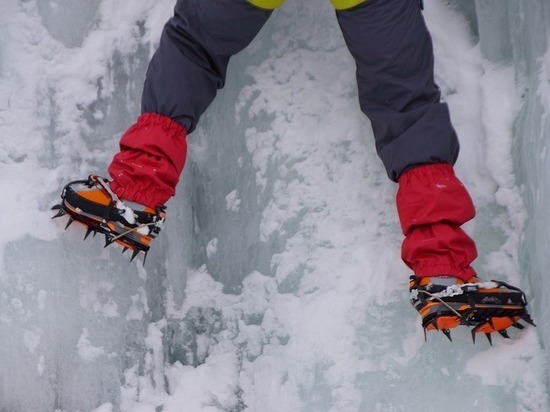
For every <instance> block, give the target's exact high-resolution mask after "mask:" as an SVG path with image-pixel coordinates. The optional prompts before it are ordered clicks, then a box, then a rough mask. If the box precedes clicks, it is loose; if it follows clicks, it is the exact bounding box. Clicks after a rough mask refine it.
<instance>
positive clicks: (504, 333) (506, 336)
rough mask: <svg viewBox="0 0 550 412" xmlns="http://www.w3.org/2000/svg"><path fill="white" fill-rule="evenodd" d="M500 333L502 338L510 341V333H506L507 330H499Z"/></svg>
mask: <svg viewBox="0 0 550 412" xmlns="http://www.w3.org/2000/svg"><path fill="white" fill-rule="evenodd" d="M498 333H500V336H502V337H503V338H504V339H510V335H508V332H506V330H505V329H503V330H499V331H498Z"/></svg>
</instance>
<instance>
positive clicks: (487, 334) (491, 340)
mask: <svg viewBox="0 0 550 412" xmlns="http://www.w3.org/2000/svg"><path fill="white" fill-rule="evenodd" d="M485 336H487V340H488V341H489V345H491V346H493V338H492V337H491V334H490V333H486V334H485Z"/></svg>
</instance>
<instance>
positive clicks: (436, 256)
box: [332, 0, 477, 280]
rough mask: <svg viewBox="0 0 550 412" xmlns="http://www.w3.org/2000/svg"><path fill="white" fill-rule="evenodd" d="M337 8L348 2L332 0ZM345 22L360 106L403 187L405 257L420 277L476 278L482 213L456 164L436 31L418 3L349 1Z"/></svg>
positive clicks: (339, 11) (388, 167) (409, 0)
mask: <svg viewBox="0 0 550 412" xmlns="http://www.w3.org/2000/svg"><path fill="white" fill-rule="evenodd" d="M332 1H333V3H334V4H335V6H338V4H339V3H340V2H341V3H342V4H344V5H345V3H348V1H346V0H332ZM349 3H351V7H350V8H345V7H340V8H339V9H338V7H337V12H336V13H337V18H338V22H339V24H340V27H341V28H342V32H343V35H344V38H345V41H346V44H347V45H348V48H349V50H350V52H351V54H352V55H353V57H354V59H355V61H356V66H357V82H358V88H359V103H360V106H361V109H362V110H363V112H364V113H365V114H366V115H367V116H368V117H369V119H370V120H371V122H372V127H373V130H374V135H375V139H376V148H377V151H378V154H379V156H380V158H381V159H382V161H383V163H384V166H385V168H386V171H387V173H388V176H389V177H390V178H391V179H392V180H394V181H397V182H399V192H398V196H397V209H398V212H399V217H400V220H401V224H402V228H403V232H404V234H405V236H406V238H405V241H404V242H403V249H402V257H403V259H404V261H405V263H406V264H407V265H408V266H409V267H411V268H412V270H413V271H414V273H415V274H416V275H417V276H421V277H422V276H435V275H450V276H453V277H458V278H462V279H465V280H466V279H469V278H471V277H472V276H473V275H474V274H475V272H474V270H473V269H472V267H471V266H470V264H471V262H472V261H473V260H474V259H475V258H476V256H477V252H476V247H475V244H474V242H473V241H472V239H470V237H468V235H467V234H466V233H465V232H464V231H463V230H462V229H461V228H460V226H461V225H462V224H463V223H465V222H466V221H468V220H470V219H471V218H473V216H474V213H475V212H474V207H473V204H472V201H471V199H470V196H469V195H468V192H467V191H466V189H465V188H464V186H463V185H462V184H461V183H460V181H459V180H458V179H457V178H456V176H455V174H454V171H453V169H452V165H453V164H454V163H455V161H456V158H457V156H458V151H459V143H458V139H457V136H456V133H455V131H454V129H453V127H452V125H451V120H450V115H449V110H448V108H447V105H446V104H445V103H442V102H441V101H440V91H439V88H438V86H437V85H436V84H435V82H434V69H433V65H434V59H433V49H432V42H431V37H430V34H429V32H428V30H427V28H426V25H425V22H424V19H423V16H422V13H421V10H420V4H419V2H418V0H368V1H366V2H362V1H351V0H350V1H349Z"/></svg>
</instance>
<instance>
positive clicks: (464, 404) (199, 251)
mask: <svg viewBox="0 0 550 412" xmlns="http://www.w3.org/2000/svg"><path fill="white" fill-rule="evenodd" d="M205 1H206V0H205ZM173 3H174V2H173V0H162V1H158V0H143V1H140V2H128V1H125V0H121V1H118V0H117V1H115V0H94V1H90V0H88V1H86V0H71V1H69V0H3V2H2V6H3V9H2V11H3V13H2V14H0V35H1V36H0V39H1V40H0V136H1V139H2V145H1V147H0V190H2V193H5V194H9V196H5V198H4V199H3V204H4V207H5V209H6V213H5V214H3V215H2V232H1V235H0V257H1V261H0V264H1V269H0V364H1V367H0V411H2V412H4V411H6V412H8V411H9V412H12V411H16V412H18V411H42V410H44V411H53V410H61V411H66V412H69V411H70V412H72V411H77V410H80V411H92V410H96V411H97V412H107V411H109V412H110V411H119V410H121V411H140V412H142V411H146V412H150V411H160V410H162V411H164V412H169V411H181V410H182V409H184V410H190V411H201V412H202V411H208V412H210V411H232V412H240V411H250V412H256V411H262V412H271V411H277V412H294V411H299V410H302V411H316V412H317V411H334V412H348V411H369V412H370V411H423V412H425V411H426V410H428V411H430V410H433V411H439V410H441V409H445V410H447V411H450V412H453V411H456V412H462V411H464V410H477V411H494V410H499V411H501V412H502V411H504V412H517V411H540V412H543V411H547V410H548V409H549V407H548V397H547V387H546V383H547V376H546V375H547V373H546V369H545V366H544V356H545V355H544V352H543V350H542V349H541V346H540V343H539V335H537V332H541V336H542V338H543V341H547V340H546V339H547V337H548V331H547V330H546V327H545V326H544V324H543V323H544V322H542V321H540V322H539V323H541V326H540V327H539V329H537V330H534V329H532V328H530V329H526V330H525V331H522V332H517V333H515V334H514V336H513V337H514V340H512V341H503V340H502V339H498V337H497V338H495V347H493V348H491V347H489V345H488V344H487V343H486V342H480V340H481V339H478V344H477V345H476V346H472V345H471V338H470V335H469V333H468V331H457V332H456V333H454V334H453V335H454V340H455V343H454V344H452V345H451V344H449V342H448V341H447V340H446V338H445V337H444V336H442V334H435V333H433V334H430V336H429V337H428V342H427V343H424V337H423V334H422V331H421V328H420V326H419V321H418V315H417V314H416V313H414V310H413V309H412V308H411V307H410V304H409V303H408V300H407V285H406V282H407V276H408V271H407V270H406V268H404V266H403V265H402V263H401V262H400V261H399V245H400V241H401V233H400V230H399V227H398V224H397V220H396V215H395V212H394V204H393V202H394V200H393V197H394V194H395V187H394V185H393V184H392V183H390V182H388V180H387V179H386V177H385V173H384V171H383V169H382V166H381V164H380V162H379V161H378V159H377V158H376V155H375V153H374V145H373V141H372V134H371V130H370V127H369V124H368V121H367V120H366V119H365V117H364V116H363V115H362V114H361V113H360V112H359V109H358V107H357V95H356V93H357V92H356V89H355V82H354V68H353V62H352V60H351V57H350V56H349V54H348V52H347V50H346V49H345V46H344V44H343V41H342V38H341V35H340V33H339V29H338V27H337V25H336V22H335V19H334V16H333V10H332V9H331V6H330V4H329V2H328V1H316V2H312V1H311V0H288V1H287V3H286V4H285V5H284V6H283V7H282V8H281V9H280V10H279V11H277V12H276V13H275V15H274V16H273V18H272V19H271V21H270V22H269V23H268V24H267V26H266V27H265V28H264V30H263V31H262V33H261V34H260V35H259V36H258V38H257V39H256V40H255V41H254V42H253V43H252V45H251V46H250V48H249V49H247V51H246V52H244V53H243V54H241V55H239V56H237V57H236V58H235V59H234V60H233V62H232V65H231V67H230V71H229V73H228V81H227V84H228V86H227V87H226V89H224V90H223V91H222V92H221V93H220V95H219V96H218V98H217V99H216V101H215V102H214V104H213V105H212V106H211V108H210V109H209V111H208V112H207V113H206V114H205V116H204V118H203V119H201V124H200V127H199V128H198V129H197V131H196V132H195V133H193V135H192V136H191V137H190V138H189V146H190V156H189V162H188V165H187V167H186V170H185V172H184V175H183V176H182V181H181V184H180V186H179V187H178V194H177V197H176V198H175V199H173V200H172V201H171V203H170V204H169V209H168V211H169V212H168V213H169V224H167V225H166V229H165V230H164V231H163V232H162V234H161V236H160V237H159V239H158V240H157V241H156V244H155V247H154V248H153V251H152V252H151V253H150V255H149V257H148V263H147V266H146V267H145V268H143V267H142V266H141V263H140V262H139V261H138V262H134V263H132V264H128V263H127V258H126V257H124V256H123V257H121V256H119V253H120V251H119V250H116V249H115V248H107V249H103V248H102V242H101V240H99V239H93V240H88V242H87V243H82V241H81V238H82V237H83V234H84V233H83V231H82V230H78V229H79V228H76V227H74V226H75V225H73V226H71V227H70V228H69V230H67V231H63V226H64V225H63V223H62V222H60V221H59V220H58V221H53V222H52V221H50V219H49V217H50V215H51V214H50V212H49V207H50V206H51V205H52V204H53V203H54V202H55V201H56V200H57V199H58V196H59V191H60V188H61V186H62V184H63V183H65V182H67V180H69V179H71V178H81V177H83V176H86V175H87V174H88V173H94V172H95V173H104V170H105V167H106V165H107V164H108V162H109V160H110V157H111V155H112V153H113V152H114V151H115V150H116V144H117V140H118V137H119V135H120V133H122V132H123V131H124V130H125V128H126V127H127V126H128V124H130V123H131V122H132V121H133V120H134V119H135V117H136V115H137V114H138V112H139V95H140V89H141V83H142V80H143V76H144V72H145V69H146V67H147V62H148V60H149V58H150V56H151V53H152V51H153V50H154V47H155V44H156V42H157V41H158V36H159V34H160V30H161V28H162V25H163V23H164V21H165V20H166V19H167V18H168V16H169V15H170V14H171V9H172V6H173ZM425 3H426V10H425V16H426V19H427V21H428V25H429V26H430V29H431V30H432V33H433V37H434V44H435V48H436V61H437V66H436V75H437V81H438V83H439V84H440V86H441V88H442V91H443V95H444V98H445V99H446V100H447V102H448V103H449V105H450V107H451V111H452V115H453V121H454V122H455V126H456V128H457V131H458V132H459V134H460V136H461V139H462V155H461V158H460V160H459V163H458V164H457V170H458V171H459V173H460V175H461V178H462V179H463V180H464V181H465V183H466V184H467V185H468V187H469V188H470V190H471V192H472V195H473V197H474V199H475V201H476V204H477V205H478V218H477V220H476V222H475V223H472V224H471V225H469V226H468V227H467V230H469V231H470V232H471V233H473V234H474V235H475V236H476V239H477V240H478V246H479V249H480V258H479V260H478V262H476V265H477V267H478V268H479V270H480V271H483V272H484V273H487V274H489V275H491V276H492V275H494V276H499V277H500V278H504V279H505V280H509V281H511V282H513V283H517V284H520V285H521V286H522V287H524V288H525V289H526V290H527V291H528V292H529V295H530V296H533V297H534V299H533V307H534V316H535V317H536V318H537V319H544V317H543V315H544V314H545V310H546V309H545V307H544V305H542V301H543V299H544V297H545V296H544V295H545V294H548V290H549V289H548V286H547V285H546V284H545V281H544V279H545V277H544V272H543V269H544V268H545V267H548V262H546V261H545V259H547V258H546V256H547V253H546V251H545V247H544V245H545V242H544V240H545V239H544V237H545V236H546V233H547V231H545V230H543V228H544V225H543V224H541V222H545V221H546V220H545V208H544V203H545V201H546V198H545V189H544V188H545V187H546V186H545V185H547V184H548V181H547V179H546V178H545V176H546V174H545V172H546V170H545V169H544V167H545V150H544V137H543V136H544V135H545V132H544V130H546V131H548V120H547V114H548V113H549V107H550V102H549V101H548V96H549V95H550V93H549V92H548V90H547V88H548V76H549V74H548V71H545V70H547V69H545V67H548V64H550V62H549V61H548V60H549V57H548V52H547V51H546V50H547V45H546V39H547V36H548V33H547V32H545V30H546V29H545V27H546V26H545V24H544V22H545V21H548V8H547V6H546V5H545V4H544V0H541V1H535V0H526V1H523V2H519V3H517V4H516V3H512V2H509V3H505V2H498V4H497V2H495V1H493V2H489V1H478V2H474V1H461V2H458V3H456V4H455V5H454V6H453V7H455V8H458V10H459V11H460V14H459V13H456V12H455V11H453V8H452V7H450V5H449V2H446V1H439V0H430V1H426V2H425ZM503 5H504V6H503ZM463 16H465V18H464V17H463ZM545 16H546V17H545ZM542 33H545V34H544V35H543V34H542ZM541 36H542V37H541ZM478 41H480V43H479V44H478ZM518 85H519V86H518ZM522 92H523V95H524V97H523V100H521V94H522ZM518 114H519V116H518ZM516 116H518V120H517V121H514V119H516ZM544 122H546V123H544ZM534 124H537V125H539V126H537V127H533V125H534ZM523 134H524V135H526V136H527V138H520V137H522V135H523ZM528 142H529V143H528ZM512 154H513V155H514V156H513V157H512ZM512 160H514V161H515V163H514V162H513V161H512ZM526 165H528V166H529V167H527V166H526ZM514 166H515V167H514ZM515 172H518V173H517V176H516V175H515V174H514V173H515ZM520 185H522V186H521V187H523V195H524V201H525V204H524V202H523V200H522V198H521V196H520V189H519V188H520ZM525 205H526V206H527V207H525ZM525 211H527V212H528V213H525ZM526 216H527V217H526ZM520 236H522V238H521V239H520ZM520 240H522V241H521V243H520ZM520 247H521V248H522V249H521V250H522V251H523V252H522V254H521V255H520V253H519V252H518V250H519V248H520ZM519 257H521V259H519ZM523 272H530V273H528V274H529V275H530V276H527V273H523ZM528 279H530V280H531V282H532V284H531V288H529V284H528ZM457 388H461V390H457ZM465 394H467V396H465ZM427 399H428V400H427ZM430 408H431V409H430Z"/></svg>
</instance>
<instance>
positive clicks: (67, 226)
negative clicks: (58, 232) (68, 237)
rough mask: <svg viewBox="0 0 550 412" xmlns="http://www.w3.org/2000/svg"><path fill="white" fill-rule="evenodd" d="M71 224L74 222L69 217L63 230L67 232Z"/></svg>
mask: <svg viewBox="0 0 550 412" xmlns="http://www.w3.org/2000/svg"><path fill="white" fill-rule="evenodd" d="M73 222H74V219H73V218H72V217H70V218H69V220H68V221H67V225H66V226H65V230H67V229H68V228H69V226H71V224H72V223H73Z"/></svg>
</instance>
